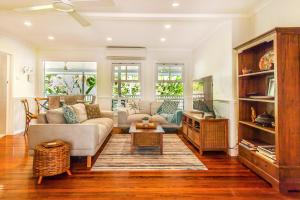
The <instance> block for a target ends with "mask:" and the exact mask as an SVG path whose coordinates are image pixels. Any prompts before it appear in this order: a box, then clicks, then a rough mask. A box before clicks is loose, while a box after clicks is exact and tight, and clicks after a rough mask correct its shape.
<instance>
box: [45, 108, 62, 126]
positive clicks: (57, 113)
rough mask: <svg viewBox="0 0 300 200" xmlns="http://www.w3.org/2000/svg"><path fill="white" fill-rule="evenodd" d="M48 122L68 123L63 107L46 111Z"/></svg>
mask: <svg viewBox="0 0 300 200" xmlns="http://www.w3.org/2000/svg"><path fill="white" fill-rule="evenodd" d="M46 118H47V121H48V124H66V123H67V122H66V120H65V117H64V111H63V109H62V108H57V109H52V110H48V111H47V112H46Z"/></svg>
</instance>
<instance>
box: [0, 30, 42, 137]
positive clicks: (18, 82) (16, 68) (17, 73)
mask: <svg viewBox="0 0 300 200" xmlns="http://www.w3.org/2000/svg"><path fill="white" fill-rule="evenodd" d="M0 51H1V52H4V53H7V54H9V55H11V57H12V67H13V69H11V74H12V79H11V82H12V83H11V85H12V99H11V102H12V106H11V108H10V110H11V111H12V112H13V113H11V114H10V116H11V119H10V120H9V122H10V126H9V134H13V133H18V132H21V131H22V130H23V129H24V124H25V114H24V107H23V105H22V104H21V102H20V99H22V98H32V97H33V96H35V85H36V79H35V78H36V50H35V48H33V47H32V46H31V45H29V44H27V43H25V42H23V41H20V40H18V39H15V38H13V37H7V36H6V35H4V34H2V35H0ZM24 66H31V67H32V69H33V73H32V75H31V76H30V81H27V76H25V75H24V74H23V67H24ZM32 109H34V107H33V106H32Z"/></svg>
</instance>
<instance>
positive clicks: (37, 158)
mask: <svg viewBox="0 0 300 200" xmlns="http://www.w3.org/2000/svg"><path fill="white" fill-rule="evenodd" d="M53 142H55V143H56V145H54V146H53V147H45V146H46V145H45V144H40V145H37V146H36V147H35V150H34V159H33V173H34V174H35V175H36V176H39V177H41V179H42V177H43V176H54V175H57V174H62V173H64V172H68V174H69V172H70V171H69V169H70V145H69V144H67V143H65V142H63V141H61V140H56V141H53Z"/></svg>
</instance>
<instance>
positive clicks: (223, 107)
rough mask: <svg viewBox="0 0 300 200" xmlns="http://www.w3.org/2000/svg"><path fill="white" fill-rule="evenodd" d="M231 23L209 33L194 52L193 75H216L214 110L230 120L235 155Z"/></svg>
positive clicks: (214, 82)
mask: <svg viewBox="0 0 300 200" xmlns="http://www.w3.org/2000/svg"><path fill="white" fill-rule="evenodd" d="M232 27H233V23H232V21H226V22H224V23H223V24H221V25H219V27H218V28H217V29H216V30H214V32H212V33H211V34H210V37H209V38H207V39H206V40H205V41H204V42H202V43H201V44H200V47H199V48H197V49H195V51H194V53H193V66H194V73H193V74H194V76H193V79H199V78H202V77H206V76H210V75H212V76H213V96H214V107H215V111H216V114H217V115H220V116H223V117H226V118H228V119H229V148H230V151H229V154H230V155H236V153H237V152H236V142H237V131H236V114H235V106H236V101H235V95H234V92H235V88H234V87H235V85H234V83H235V82H234V79H233V77H235V74H234V73H235V69H234V66H233V52H232V48H233V41H232V36H233V34H232V30H233V29H232Z"/></svg>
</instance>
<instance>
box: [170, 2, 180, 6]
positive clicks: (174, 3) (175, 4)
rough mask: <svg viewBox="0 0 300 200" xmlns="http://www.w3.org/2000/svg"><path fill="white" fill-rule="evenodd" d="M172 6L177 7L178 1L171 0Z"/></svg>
mask: <svg viewBox="0 0 300 200" xmlns="http://www.w3.org/2000/svg"><path fill="white" fill-rule="evenodd" d="M172 6H173V7H178V6H180V3H178V2H173V3H172Z"/></svg>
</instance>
